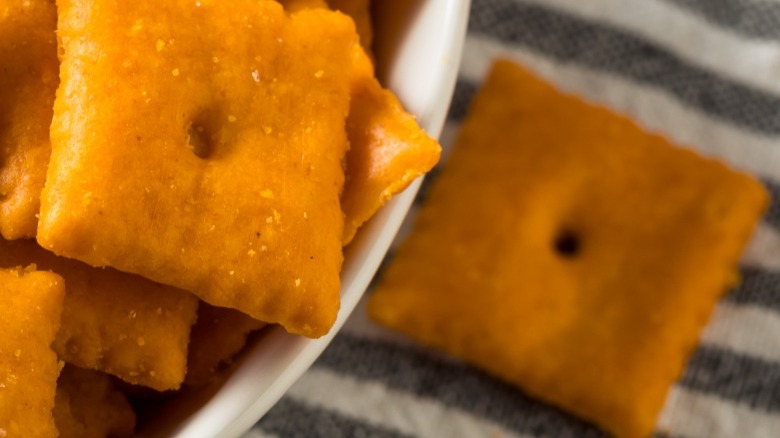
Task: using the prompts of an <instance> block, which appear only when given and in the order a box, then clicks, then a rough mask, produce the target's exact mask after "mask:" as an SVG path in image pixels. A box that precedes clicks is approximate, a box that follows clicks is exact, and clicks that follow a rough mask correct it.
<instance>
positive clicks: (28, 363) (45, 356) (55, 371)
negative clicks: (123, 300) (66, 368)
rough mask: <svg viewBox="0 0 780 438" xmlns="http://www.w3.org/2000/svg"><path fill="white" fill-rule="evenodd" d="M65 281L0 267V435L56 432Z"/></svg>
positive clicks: (55, 433)
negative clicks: (55, 347)
mask: <svg viewBox="0 0 780 438" xmlns="http://www.w3.org/2000/svg"><path fill="white" fill-rule="evenodd" d="M63 283H64V282H63V280H62V278H61V277H59V276H58V275H55V274H52V273H50V272H34V271H30V270H23V269H21V268H20V269H0V297H2V300H3V305H2V306H0V435H2V436H8V437H50V436H56V435H57V430H56V429H55V426H54V419H53V417H52V408H54V393H55V388H56V385H57V376H58V375H59V374H60V367H61V365H60V363H59V361H58V360H57V355H56V354H55V353H54V351H52V349H51V347H50V346H51V343H52V341H53V340H54V335H55V333H56V332H57V329H58V328H59V326H60V314H61V313H62V298H63V295H64V293H65V287H64V284H63Z"/></svg>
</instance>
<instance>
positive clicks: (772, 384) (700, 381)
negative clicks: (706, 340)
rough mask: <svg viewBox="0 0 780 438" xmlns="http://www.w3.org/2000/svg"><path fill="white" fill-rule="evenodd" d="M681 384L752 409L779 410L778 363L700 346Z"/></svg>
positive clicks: (779, 379) (779, 376)
mask: <svg viewBox="0 0 780 438" xmlns="http://www.w3.org/2000/svg"><path fill="white" fill-rule="evenodd" d="M680 383H681V384H682V385H683V386H685V387H688V388H691V389H695V390H699V391H703V392H707V393H710V394H715V395H718V396H720V397H723V398H726V399H730V400H735V401H739V402H742V403H745V404H747V405H749V406H750V407H752V408H754V409H759V410H764V411H780V364H777V363H772V362H767V361H764V360H762V359H758V358H754V357H748V356H743V355H741V354H737V353H734V352H732V351H728V350H723V349H720V348H716V347H712V346H701V347H700V348H699V349H698V350H697V351H696V353H695V354H694V355H693V357H692V358H691V360H690V362H689V364H688V369H687V371H686V372H685V375H684V376H683V378H682V380H681V381H680Z"/></svg>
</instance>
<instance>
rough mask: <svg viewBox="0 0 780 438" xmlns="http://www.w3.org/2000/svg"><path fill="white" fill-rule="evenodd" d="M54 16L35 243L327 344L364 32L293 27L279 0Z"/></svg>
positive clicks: (62, 7) (101, 0)
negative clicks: (51, 99) (352, 79)
mask: <svg viewBox="0 0 780 438" xmlns="http://www.w3.org/2000/svg"><path fill="white" fill-rule="evenodd" d="M58 6H59V27H58V32H59V35H60V37H61V40H62V49H63V55H62V66H61V80H62V84H61V86H60V88H59V89H58V94H57V98H56V100H55V109H54V120H53V122H52V159H51V162H50V166H49V171H48V174H47V180H46V185H45V187H44V192H43V195H42V199H41V218H40V222H39V227H38V236H37V237H38V241H39V242H40V243H41V244H42V245H43V246H44V247H45V248H47V249H50V250H52V251H54V252H55V253H57V254H60V255H65V256H68V257H72V258H76V259H80V260H83V261H85V262H87V263H89V264H91V265H94V266H113V267H115V268H117V269H120V270H122V271H126V272H133V273H137V274H141V275H143V276H145V277H147V278H150V279H152V280H155V281H159V282H161V283H165V284H170V285H173V286H177V287H180V288H182V289H186V290H190V291H193V292H195V293H196V294H197V295H198V296H200V297H201V298H202V299H203V300H205V301H207V302H209V303H211V304H213V305H216V306H222V307H231V308H236V309H238V310H241V311H242V312H244V313H247V314H249V315H251V316H252V317H254V318H256V319H259V320H263V321H269V322H274V323H280V324H281V325H282V326H284V327H285V328H286V329H287V330H288V331H289V332H292V333H296V334H302V335H305V336H309V337H318V336H321V335H323V334H325V333H327V332H328V330H329V329H330V327H331V325H332V324H333V322H334V320H335V318H336V313H337V311H338V308H339V270H340V267H341V262H342V254H341V234H342V229H343V216H342V212H341V210H340V204H339V194H340V192H341V190H342V187H343V177H344V175H343V169H342V166H341V161H342V158H343V156H344V152H345V149H346V133H345V129H344V124H345V119H346V115H347V112H348V110H349V76H350V71H351V59H350V50H351V48H352V46H353V45H354V44H355V43H356V41H357V36H356V34H355V30H354V26H353V24H352V23H351V21H350V20H349V19H348V18H346V17H344V16H343V15H342V14H339V13H336V12H331V11H326V10H310V11H302V12H299V13H297V14H294V15H292V16H288V15H287V14H286V13H285V12H284V10H283V9H282V7H281V5H279V4H278V3H276V2H274V1H270V0H261V1H255V0H238V1H232V2H218V1H213V0H200V1H199V2H193V1H190V0H174V1H171V2H163V3H159V2H118V3H117V2H114V1H112V0H94V1H93V0H63V1H61V2H59V3H58ZM169 17H177V19H176V20H174V21H171V20H169V19H168V18H169ZM166 23H170V24H166ZM237 30H240V31H237ZM87 102H88V104H87Z"/></svg>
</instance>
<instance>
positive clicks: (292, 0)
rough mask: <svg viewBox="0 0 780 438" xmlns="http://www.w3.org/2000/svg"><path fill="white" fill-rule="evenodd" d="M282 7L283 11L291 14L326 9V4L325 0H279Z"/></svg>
mask: <svg viewBox="0 0 780 438" xmlns="http://www.w3.org/2000/svg"><path fill="white" fill-rule="evenodd" d="M279 3H281V4H282V5H283V6H284V10H286V11H287V12H289V13H291V14H293V13H296V12H299V11H303V10H306V9H327V8H328V3H327V2H326V1H325V0H279Z"/></svg>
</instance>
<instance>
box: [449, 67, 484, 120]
mask: <svg viewBox="0 0 780 438" xmlns="http://www.w3.org/2000/svg"><path fill="white" fill-rule="evenodd" d="M478 89H479V86H478V85H477V84H475V83H474V82H471V81H468V80H466V79H463V78H461V77H458V81H457V82H455V93H454V94H453V95H452V103H451V104H450V111H449V113H448V114H447V119H449V120H453V121H456V120H461V119H464V118H465V117H466V114H468V110H469V107H470V106H471V101H472V100H473V99H474V95H476V94H477V90H478Z"/></svg>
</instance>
